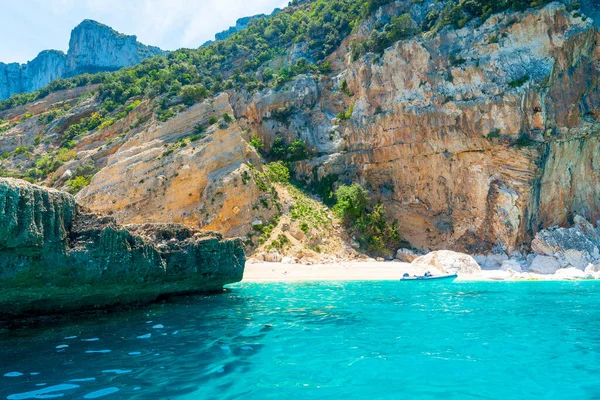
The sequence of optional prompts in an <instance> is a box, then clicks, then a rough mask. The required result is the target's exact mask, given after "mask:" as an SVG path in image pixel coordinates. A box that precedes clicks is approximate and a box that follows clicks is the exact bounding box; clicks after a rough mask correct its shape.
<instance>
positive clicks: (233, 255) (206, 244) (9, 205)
mask: <svg viewBox="0 0 600 400" xmlns="http://www.w3.org/2000/svg"><path fill="white" fill-rule="evenodd" d="M243 270H244V251H243V248H242V244H241V241H240V240H227V241H222V240H221V236H220V235H218V234H212V233H207V232H198V231H195V230H192V229H190V228H186V227H183V226H179V225H173V224H171V225H164V224H162V225H152V224H148V225H142V226H131V227H122V226H120V225H118V224H117V223H116V222H115V220H114V219H113V218H112V217H100V216H97V215H95V214H92V213H90V212H89V211H86V210H85V209H82V208H81V207H80V206H78V205H77V203H76V201H75V199H74V198H73V197H72V196H71V195H69V194H65V193H62V192H59V191H56V190H53V189H47V188H43V187H40V186H35V185H31V184H28V183H26V182H24V181H19V180H13V179H0V282H1V283H2V287H3V290H2V294H0V320H3V321H6V320H10V319H12V318H18V317H26V316H36V315H46V314H55V313H65V312H73V311H82V310H90V309H100V308H106V307H111V306H117V305H130V304H139V303H146V302H150V301H154V300H156V299H157V298H158V297H159V296H164V295H170V294H177V293H188V292H204V293H210V292H215V291H218V290H220V289H221V288H222V287H223V285H224V284H227V283H233V282H238V281H240V280H241V279H242V275H243Z"/></svg>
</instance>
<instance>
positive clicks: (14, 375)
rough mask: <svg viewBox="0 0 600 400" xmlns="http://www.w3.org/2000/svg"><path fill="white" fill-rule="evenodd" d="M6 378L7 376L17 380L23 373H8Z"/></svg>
mask: <svg viewBox="0 0 600 400" xmlns="http://www.w3.org/2000/svg"><path fill="white" fill-rule="evenodd" d="M4 376H6V377H8V378H16V377H17V376H23V373H22V372H17V371H14V372H8V373H6V374H4Z"/></svg>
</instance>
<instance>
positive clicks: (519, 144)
mask: <svg viewBox="0 0 600 400" xmlns="http://www.w3.org/2000/svg"><path fill="white" fill-rule="evenodd" d="M534 144H535V142H534V141H533V140H531V139H530V138H529V136H527V135H526V134H522V135H521V136H519V138H518V139H517V140H515V141H514V143H513V144H512V145H513V146H514V147H516V148H518V149H520V148H523V147H529V146H533V145H534Z"/></svg>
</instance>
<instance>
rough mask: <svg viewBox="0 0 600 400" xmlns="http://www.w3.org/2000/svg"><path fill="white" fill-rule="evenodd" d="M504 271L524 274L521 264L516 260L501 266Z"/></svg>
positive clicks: (510, 260) (507, 261)
mask: <svg viewBox="0 0 600 400" xmlns="http://www.w3.org/2000/svg"><path fill="white" fill-rule="evenodd" d="M500 269H501V270H502V271H514V272H523V268H522V266H521V263H520V262H518V261H517V260H514V259H512V258H511V259H509V260H506V261H504V262H503V263H502V265H501V266H500Z"/></svg>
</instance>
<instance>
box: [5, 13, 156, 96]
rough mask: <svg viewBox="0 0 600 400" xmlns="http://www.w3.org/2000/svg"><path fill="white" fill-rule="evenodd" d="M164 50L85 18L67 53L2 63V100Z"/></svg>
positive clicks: (45, 53)
mask: <svg viewBox="0 0 600 400" xmlns="http://www.w3.org/2000/svg"><path fill="white" fill-rule="evenodd" d="M164 53H165V52H164V51H162V50H160V49H159V48H157V47H152V46H145V45H143V44H141V43H140V42H138V41H137V40H136V37H135V36H129V35H123V34H120V33H118V32H116V31H114V30H113V29H111V28H110V27H108V26H106V25H103V24H100V23H98V22H96V21H91V20H85V21H83V22H82V23H81V24H79V25H77V26H76V27H75V28H74V29H73V31H72V32H71V39H70V41H69V51H68V52H67V54H64V53H63V52H62V51H57V50H44V51H42V52H41V53H40V54H38V56H37V57H36V58H34V59H33V60H32V61H29V62H28V63H26V64H22V65H19V64H18V63H11V64H4V63H0V100H4V99H7V98H9V97H10V96H12V95H13V94H16V93H27V92H32V91H35V90H37V89H40V88H42V87H44V86H46V85H48V84H49V83H50V82H52V81H53V80H55V79H57V78H65V77H70V76H75V75H79V74H82V73H94V72H99V71H114V70H116V69H119V68H123V67H129V66H132V65H135V64H137V63H139V62H140V61H142V60H143V59H145V58H148V57H152V56H155V55H159V54H164Z"/></svg>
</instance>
